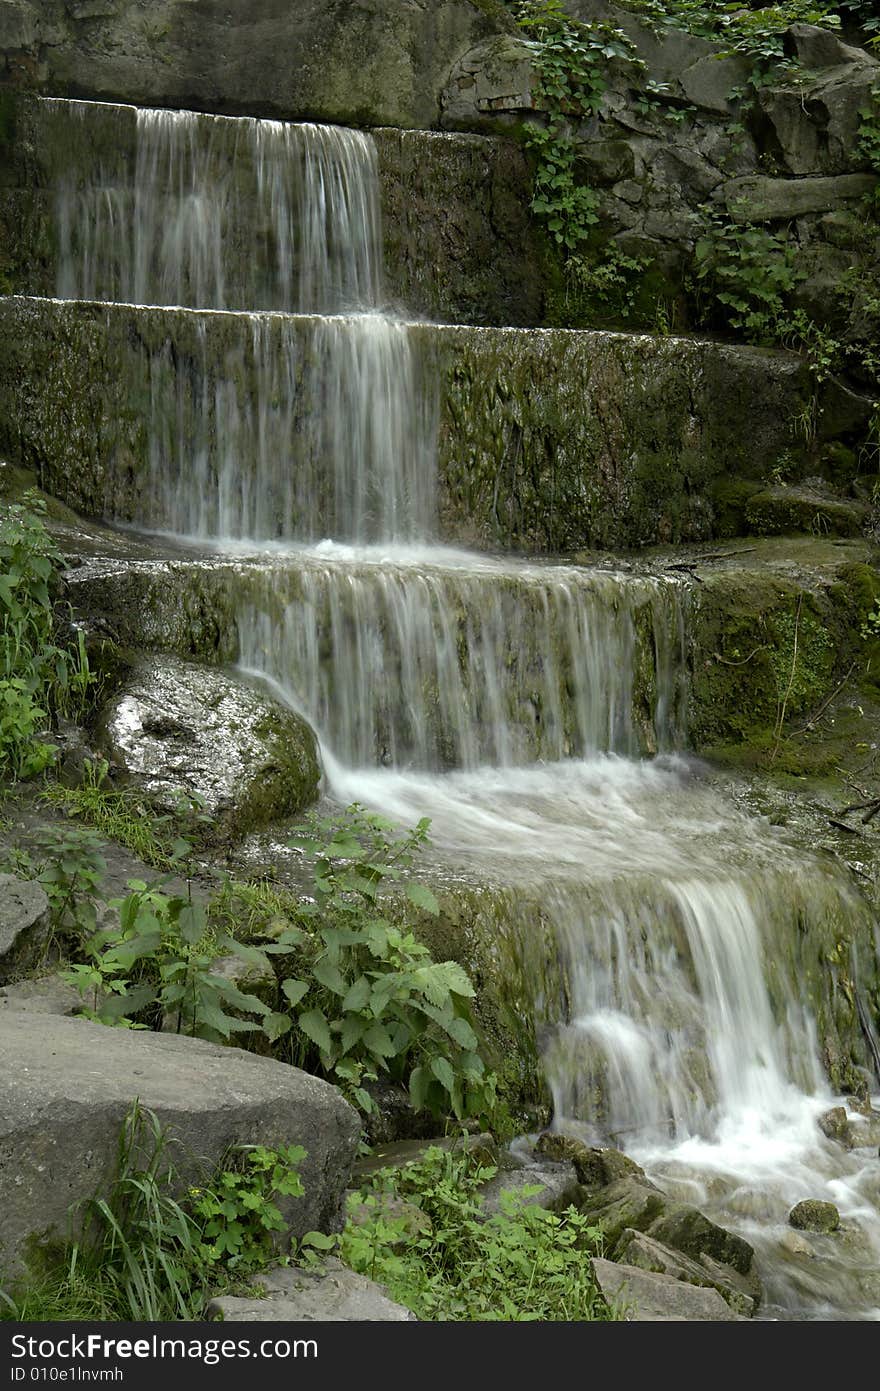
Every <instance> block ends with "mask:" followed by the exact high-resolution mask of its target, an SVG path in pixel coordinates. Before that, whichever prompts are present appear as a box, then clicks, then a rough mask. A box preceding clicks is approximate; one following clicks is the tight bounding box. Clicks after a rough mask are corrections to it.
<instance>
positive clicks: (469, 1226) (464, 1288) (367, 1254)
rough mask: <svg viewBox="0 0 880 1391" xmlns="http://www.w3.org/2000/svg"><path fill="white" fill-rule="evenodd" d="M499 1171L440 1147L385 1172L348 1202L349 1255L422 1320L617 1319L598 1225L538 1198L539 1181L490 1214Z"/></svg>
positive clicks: (345, 1240) (343, 1249)
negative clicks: (398, 1207)
mask: <svg viewBox="0 0 880 1391" xmlns="http://www.w3.org/2000/svg"><path fill="white" fill-rule="evenodd" d="M495 1173H496V1169H495V1168H494V1166H490V1165H481V1164H480V1163H479V1162H478V1161H476V1160H475V1159H472V1158H470V1157H468V1156H467V1155H466V1154H462V1153H452V1152H449V1151H446V1150H442V1149H439V1148H433V1149H429V1150H428V1151H427V1153H426V1154H425V1156H424V1157H423V1158H422V1159H421V1160H420V1161H419V1162H418V1163H416V1164H409V1165H407V1166H405V1167H404V1168H402V1169H397V1170H382V1171H380V1172H379V1173H378V1174H376V1175H375V1176H374V1177H373V1179H372V1181H371V1183H370V1184H369V1186H368V1187H367V1188H366V1189H365V1190H364V1191H363V1192H360V1193H357V1194H354V1195H352V1197H351V1198H350V1200H349V1214H350V1216H349V1221H348V1223H347V1224H346V1227H345V1231H344V1232H343V1235H342V1237H341V1239H340V1242H339V1250H340V1254H341V1256H342V1258H343V1260H344V1261H345V1262H346V1263H347V1264H348V1265H350V1266H351V1267H352V1268H353V1269H354V1270H357V1271H359V1272H360V1273H362V1274H365V1275H368V1276H370V1278H372V1279H376V1280H379V1281H380V1282H381V1283H382V1284H383V1285H385V1287H386V1288H387V1289H388V1291H389V1293H390V1294H391V1296H392V1298H393V1299H396V1300H398V1301H399V1302H400V1303H402V1304H404V1305H406V1306H407V1307H408V1308H410V1309H412V1311H413V1312H414V1313H415V1314H416V1316H417V1317H418V1318H420V1319H446V1320H451V1319H455V1320H486V1321H488V1320H505V1321H521V1320H541V1321H554V1320H557V1321H566V1320H567V1321H574V1320H607V1319H609V1318H613V1317H614V1313H613V1311H612V1310H610V1309H609V1308H608V1306H607V1305H606V1303H605V1301H604V1299H603V1298H602V1295H601V1293H600V1292H599V1290H598V1288H597V1286H596V1284H595V1281H594V1279H593V1275H592V1269H591V1266H590V1262H589V1260H588V1259H587V1257H588V1256H589V1254H591V1253H596V1252H597V1251H598V1250H599V1248H600V1242H601V1233H600V1232H599V1231H598V1229H596V1228H595V1227H592V1226H591V1225H590V1223H589V1220H588V1219H587V1218H586V1217H585V1216H583V1215H582V1214H581V1213H579V1212H578V1211H577V1210H576V1209H575V1208H569V1209H568V1210H567V1211H566V1212H563V1213H561V1214H556V1213H553V1212H548V1211H547V1210H546V1209H544V1208H540V1207H537V1206H535V1205H534V1204H532V1203H530V1202H529V1199H530V1198H532V1197H534V1196H535V1195H536V1194H537V1192H538V1191H539V1189H537V1188H533V1189H531V1188H527V1189H525V1190H522V1191H521V1192H520V1193H519V1194H510V1193H508V1194H505V1195H503V1196H502V1199H501V1210H500V1212H497V1213H494V1214H493V1215H491V1216H489V1217H487V1216H486V1214H485V1212H484V1211H483V1205H482V1200H481V1197H480V1188H481V1187H482V1185H483V1184H485V1183H486V1182H488V1180H489V1179H491V1178H492V1177H494V1175H495ZM400 1198H402V1199H404V1200H405V1201H406V1203H408V1204H411V1205H413V1206H415V1207H417V1208H418V1209H419V1210H420V1212H421V1214H423V1220H422V1221H421V1222H420V1223H419V1225H418V1228H417V1230H416V1231H414V1230H413V1224H412V1220H411V1217H410V1218H408V1217H407V1216H406V1215H403V1216H395V1215H394V1207H393V1206H389V1199H392V1200H393V1199H400ZM316 1244H317V1245H319V1246H320V1247H321V1248H326V1246H327V1240H326V1239H324V1240H323V1241H320V1242H319V1243H316Z"/></svg>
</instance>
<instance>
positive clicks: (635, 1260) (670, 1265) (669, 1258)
mask: <svg viewBox="0 0 880 1391" xmlns="http://www.w3.org/2000/svg"><path fill="white" fill-rule="evenodd" d="M613 1255H614V1259H615V1261H617V1262H618V1263H622V1264H625V1265H630V1266H638V1267H639V1269H640V1270H653V1271H655V1272H656V1273H657V1274H660V1275H670V1276H672V1277H673V1279H675V1280H684V1281H686V1282H687V1283H688V1284H690V1285H700V1286H703V1287H705V1288H714V1289H716V1290H717V1291H718V1293H719V1294H720V1295H721V1297H722V1298H723V1299H724V1300H725V1301H726V1303H728V1304H729V1305H730V1307H731V1308H732V1309H733V1310H734V1312H735V1313H737V1314H742V1316H743V1317H744V1318H751V1317H752V1316H753V1314H754V1312H755V1309H756V1308H757V1303H756V1301H755V1299H754V1297H753V1295H752V1294H751V1293H749V1292H748V1291H747V1290H745V1289H743V1288H742V1276H740V1275H739V1273H738V1272H737V1271H735V1270H733V1268H732V1267H731V1266H726V1265H723V1264H721V1263H720V1262H718V1261H709V1263H708V1264H707V1263H706V1262H707V1260H709V1258H706V1257H703V1258H702V1259H701V1260H699V1261H695V1260H692V1259H691V1258H690V1257H689V1256H685V1255H683V1254H682V1252H680V1251H673V1250H672V1249H671V1248H670V1247H668V1246H664V1245H663V1243H662V1242H659V1241H655V1240H654V1238H653V1237H650V1236H646V1235H645V1233H644V1232H635V1231H632V1230H630V1229H627V1230H626V1231H625V1232H624V1233H623V1234H622V1236H621V1238H620V1240H619V1241H618V1243H617V1245H616V1246H615V1248H614V1252H613Z"/></svg>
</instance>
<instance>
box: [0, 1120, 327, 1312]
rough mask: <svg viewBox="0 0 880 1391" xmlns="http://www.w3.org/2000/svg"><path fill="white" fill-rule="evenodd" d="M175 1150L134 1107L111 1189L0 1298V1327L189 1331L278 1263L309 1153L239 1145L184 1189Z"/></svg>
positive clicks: (160, 1128) (165, 1134)
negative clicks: (72, 1233) (211, 1304)
mask: <svg viewBox="0 0 880 1391" xmlns="http://www.w3.org/2000/svg"><path fill="white" fill-rule="evenodd" d="M173 1145H174V1142H173V1141H172V1140H171V1139H170V1137H169V1134H168V1132H167V1131H166V1130H165V1129H164V1128H163V1126H162V1125H161V1123H160V1122H159V1120H158V1118H157V1116H156V1115H155V1114H154V1113H153V1112H152V1111H149V1110H147V1109H146V1108H144V1107H142V1106H141V1105H140V1104H139V1103H138V1102H137V1101H135V1102H134V1104H133V1105H132V1107H131V1109H130V1110H129V1112H128V1114H127V1116H126V1118H125V1121H124V1123H123V1126H122V1129H121V1134H120V1140H119V1152H118V1161H117V1172H116V1175H115V1177H114V1179H113V1182H112V1183H111V1184H110V1186H109V1189H108V1191H107V1192H106V1193H104V1194H99V1195H98V1196H96V1197H95V1198H93V1199H92V1200H91V1201H89V1202H87V1203H86V1204H84V1205H82V1206H81V1208H80V1210H79V1211H78V1212H77V1213H76V1216H77V1219H78V1225H79V1226H80V1227H81V1228H82V1230H83V1232H84V1235H83V1236H82V1237H81V1238H80V1240H78V1241H73V1242H69V1243H68V1244H67V1246H66V1247H65V1248H64V1249H63V1251H62V1252H61V1253H60V1254H59V1256H58V1257H57V1258H56V1260H55V1261H54V1262H51V1263H50V1264H48V1265H47V1268H46V1269H45V1270H44V1271H43V1272H42V1274H41V1275H40V1276H38V1277H36V1278H35V1279H33V1280H29V1281H28V1282H27V1285H26V1286H25V1287H23V1288H20V1289H15V1288H12V1289H10V1290H7V1291H6V1292H4V1291H3V1290H2V1289H0V1317H3V1318H11V1319H16V1320H26V1321H34V1320H38V1321H42V1322H47V1321H55V1320H64V1321H70V1320H75V1319H85V1318H89V1319H94V1320H121V1321H125V1322H147V1321H148V1322H157V1321H158V1322H164V1321H172V1320H185V1321H188V1322H191V1321H194V1320H199V1319H201V1318H203V1317H204V1312H205V1305H206V1302H207V1299H208V1297H209V1295H213V1294H216V1293H219V1292H222V1291H223V1290H224V1289H229V1288H230V1287H232V1288H234V1287H235V1282H236V1281H238V1280H240V1279H241V1277H242V1275H246V1274H248V1273H251V1272H253V1271H254V1270H257V1269H260V1268H262V1267H264V1266H265V1265H266V1264H268V1262H269V1261H270V1259H275V1260H277V1259H281V1260H284V1259H285V1258H286V1257H285V1256H284V1254H283V1253H280V1254H279V1253H278V1252H276V1249H275V1242H274V1237H275V1236H276V1235H277V1234H278V1233H279V1232H281V1231H283V1230H284V1227H285V1223H284V1220H283V1218H282V1216H281V1213H280V1210H279V1209H278V1207H277V1203H276V1199H277V1198H279V1197H281V1196H294V1197H296V1196H300V1195H301V1194H302V1192H303V1187H302V1182H301V1180H300V1177H299V1174H298V1172H297V1165H298V1164H299V1163H301V1161H302V1160H303V1159H304V1158H305V1150H303V1149H301V1148H300V1147H299V1146H296V1145H286V1146H281V1147H279V1148H277V1149H273V1148H268V1147H266V1146H262V1145H253V1146H250V1145H243V1146H239V1147H237V1148H236V1149H235V1150H233V1151H232V1152H231V1153H230V1155H229V1157H228V1159H227V1161H226V1166H225V1167H224V1166H221V1167H220V1168H219V1169H218V1171H217V1172H216V1173H213V1174H211V1175H209V1176H208V1177H207V1178H206V1180H205V1182H204V1184H203V1185H201V1186H191V1187H189V1188H188V1189H184V1186H183V1184H182V1182H181V1178H180V1175H179V1173H178V1172H177V1169H176V1166H175V1163H174V1160H173V1158H172V1149H173ZM181 1192H182V1193H183V1196H181V1197H178V1196H177V1194H179V1193H181Z"/></svg>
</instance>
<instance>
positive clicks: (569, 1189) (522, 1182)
mask: <svg viewBox="0 0 880 1391" xmlns="http://www.w3.org/2000/svg"><path fill="white" fill-rule="evenodd" d="M533 1189H536V1190H537V1191H536V1192H532V1191H530V1190H533ZM502 1194H513V1195H514V1196H515V1197H516V1198H517V1200H518V1201H519V1202H522V1203H523V1204H524V1205H526V1206H533V1207H541V1208H545V1209H546V1210H547V1211H548V1212H564V1211H565V1209H566V1208H567V1207H571V1206H572V1204H575V1205H577V1203H578V1200H579V1199H580V1197H581V1186H580V1184H579V1183H578V1176H577V1174H576V1173H575V1169H574V1165H573V1164H554V1163H552V1162H551V1161H549V1160H544V1161H543V1162H540V1161H537V1162H534V1163H528V1164H524V1165H523V1166H522V1168H518V1169H501V1170H499V1172H498V1173H497V1174H496V1175H495V1177H494V1178H493V1179H490V1180H489V1182H488V1183H487V1184H484V1186H483V1187H482V1188H481V1189H480V1197H481V1199H482V1203H483V1217H484V1218H485V1219H488V1218H490V1217H494V1216H495V1215H496V1214H497V1213H499V1212H503V1211H504V1203H503V1202H502Z"/></svg>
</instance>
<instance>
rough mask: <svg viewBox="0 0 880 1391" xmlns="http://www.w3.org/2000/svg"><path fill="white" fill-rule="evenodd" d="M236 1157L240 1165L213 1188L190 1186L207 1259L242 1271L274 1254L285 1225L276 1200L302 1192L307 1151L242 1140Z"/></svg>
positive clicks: (260, 1264)
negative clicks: (303, 1163) (303, 1166)
mask: <svg viewBox="0 0 880 1391" xmlns="http://www.w3.org/2000/svg"><path fill="white" fill-rule="evenodd" d="M236 1157H237V1160H238V1163H237V1165H236V1167H234V1168H226V1169H224V1170H223V1171H222V1172H221V1173H219V1174H218V1175H217V1177H216V1179H215V1180H214V1182H213V1184H212V1185H211V1187H208V1188H191V1189H190V1190H189V1202H190V1207H191V1210H192V1212H193V1215H194V1216H195V1218H196V1219H197V1220H198V1222H199V1224H200V1227H201V1237H202V1245H201V1251H202V1254H203V1256H204V1258H205V1259H206V1260H207V1261H208V1262H209V1263H211V1264H216V1263H218V1262H220V1263H222V1264H224V1265H225V1266H226V1267H227V1269H228V1270H229V1271H235V1272H236V1273H243V1272H246V1271H252V1270H255V1269H260V1268H262V1267H263V1266H265V1265H266V1264H268V1262H269V1261H270V1260H271V1259H272V1257H273V1255H275V1247H276V1239H277V1235H278V1233H279V1232H283V1231H285V1230H286V1223H285V1221H284V1218H283V1216H282V1214H281V1210H280V1208H279V1207H278V1205H277V1202H276V1199H277V1198H300V1197H302V1195H303V1193H304V1192H305V1189H304V1188H303V1184H302V1179H301V1178H300V1176H299V1171H298V1166H299V1165H300V1164H301V1163H302V1161H303V1160H304V1159H305V1157H306V1152H305V1150H304V1149H303V1148H302V1147H301V1146H299V1145H287V1146H284V1147H283V1148H280V1149H269V1148H267V1147H266V1146H265V1145H241V1146H239V1147H238V1150H237V1151H236Z"/></svg>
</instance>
